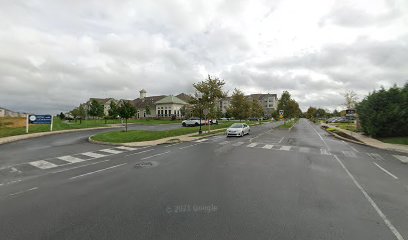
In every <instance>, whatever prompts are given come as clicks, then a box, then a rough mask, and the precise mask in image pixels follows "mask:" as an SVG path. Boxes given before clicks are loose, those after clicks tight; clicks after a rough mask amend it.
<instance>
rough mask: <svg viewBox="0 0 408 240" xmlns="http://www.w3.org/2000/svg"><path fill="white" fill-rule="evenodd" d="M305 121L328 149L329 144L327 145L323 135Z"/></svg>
mask: <svg viewBox="0 0 408 240" xmlns="http://www.w3.org/2000/svg"><path fill="white" fill-rule="evenodd" d="M306 122H307V124H309V126H310V127H311V128H312V129H313V131H315V133H316V134H317V135H318V136H319V137H320V139H321V140H322V141H323V143H324V145H326V148H327V149H330V148H329V146H328V145H327V143H326V141H324V139H323V137H322V136H321V135H320V134H319V133H318V132H317V131H316V129H315V128H314V127H313V126H312V125H311V124H310V123H309V122H308V121H306Z"/></svg>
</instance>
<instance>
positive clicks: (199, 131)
mask: <svg viewBox="0 0 408 240" xmlns="http://www.w3.org/2000/svg"><path fill="white" fill-rule="evenodd" d="M197 98H198V106H199V111H200V130H198V134H202V133H203V131H202V130H201V112H202V111H201V110H202V109H201V99H202V98H203V94H202V93H200V92H198V93H197Z"/></svg>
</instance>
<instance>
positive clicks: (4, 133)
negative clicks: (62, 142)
mask: <svg viewBox="0 0 408 240" xmlns="http://www.w3.org/2000/svg"><path fill="white" fill-rule="evenodd" d="M180 122H181V121H180V120H174V121H171V120H153V119H152V120H140V119H138V120H133V119H131V120H129V121H128V123H135V124H142V125H158V124H171V123H173V124H174V123H180ZM120 123H121V121H120V120H107V121H106V124H105V120H83V121H82V122H81V123H80V122H79V120H78V121H76V122H75V121H72V122H68V121H61V120H60V119H59V118H55V117H54V125H53V131H59V130H68V129H82V128H93V127H109V126H110V124H120ZM48 131H50V125H33V124H32V125H30V128H29V133H38V132H48ZM25 132H26V129H25V127H20V128H8V127H0V137H9V136H16V135H23V134H25Z"/></svg>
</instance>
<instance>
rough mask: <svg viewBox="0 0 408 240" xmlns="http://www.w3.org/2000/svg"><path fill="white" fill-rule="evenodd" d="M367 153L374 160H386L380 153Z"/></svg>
mask: <svg viewBox="0 0 408 240" xmlns="http://www.w3.org/2000/svg"><path fill="white" fill-rule="evenodd" d="M367 155H368V156H370V158H372V159H374V160H381V161H384V158H383V157H382V156H381V155H380V154H378V153H367Z"/></svg>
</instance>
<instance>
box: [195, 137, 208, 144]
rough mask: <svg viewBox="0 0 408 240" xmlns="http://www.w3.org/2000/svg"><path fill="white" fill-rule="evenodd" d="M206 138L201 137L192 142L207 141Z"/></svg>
mask: <svg viewBox="0 0 408 240" xmlns="http://www.w3.org/2000/svg"><path fill="white" fill-rule="evenodd" d="M207 140H208V139H207V138H203V139H199V140H196V141H194V142H198V143H199V142H205V141H207Z"/></svg>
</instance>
